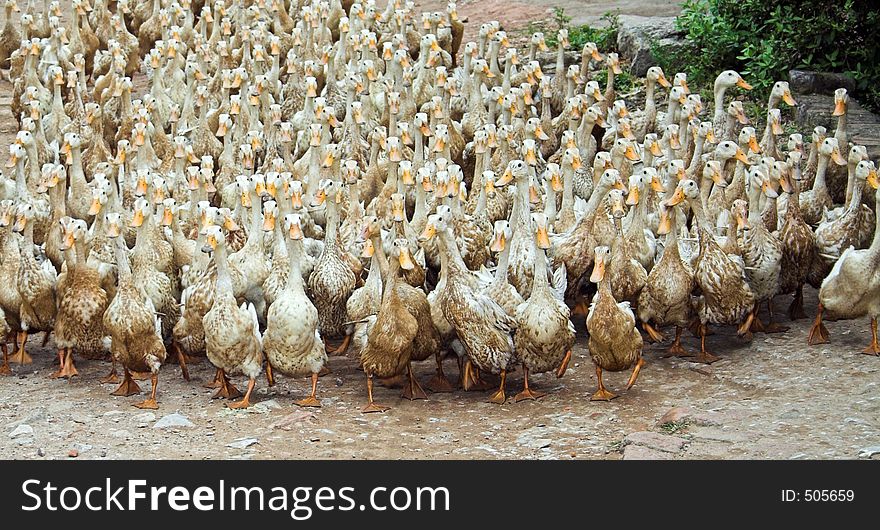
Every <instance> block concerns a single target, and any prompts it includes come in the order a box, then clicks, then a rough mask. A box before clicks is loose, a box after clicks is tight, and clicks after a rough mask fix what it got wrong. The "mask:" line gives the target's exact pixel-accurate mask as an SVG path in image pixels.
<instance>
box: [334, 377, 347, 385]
mask: <svg viewBox="0 0 880 530" xmlns="http://www.w3.org/2000/svg"><path fill="white" fill-rule="evenodd" d="M335 383H336V386H342V385H343V384H345V381H343V380H342V378H341V377H337V378H336V381H335Z"/></svg>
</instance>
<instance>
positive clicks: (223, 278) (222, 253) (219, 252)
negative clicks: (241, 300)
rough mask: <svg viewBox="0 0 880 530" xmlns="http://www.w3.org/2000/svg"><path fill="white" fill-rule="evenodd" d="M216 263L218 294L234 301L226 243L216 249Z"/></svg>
mask: <svg viewBox="0 0 880 530" xmlns="http://www.w3.org/2000/svg"><path fill="white" fill-rule="evenodd" d="M214 263H216V265H217V287H216V289H217V294H218V295H224V296H226V297H228V298H230V299H233V300H234V298H233V294H232V275H231V274H230V273H229V263H228V262H227V259H226V244H225V243H221V244H219V245H217V248H216V249H214ZM288 280H290V278H288Z"/></svg>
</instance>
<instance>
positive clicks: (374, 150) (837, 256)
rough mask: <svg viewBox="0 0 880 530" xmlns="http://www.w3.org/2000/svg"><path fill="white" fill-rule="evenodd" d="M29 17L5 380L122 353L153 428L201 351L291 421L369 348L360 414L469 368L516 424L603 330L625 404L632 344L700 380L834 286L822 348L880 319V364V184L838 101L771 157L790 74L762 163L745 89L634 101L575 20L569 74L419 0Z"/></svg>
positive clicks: (770, 105)
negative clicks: (600, 72)
mask: <svg viewBox="0 0 880 530" xmlns="http://www.w3.org/2000/svg"><path fill="white" fill-rule="evenodd" d="M34 3H35V2H34V1H32V0H29V1H28V4H27V7H26V8H25V9H24V10H23V12H21V13H19V12H20V8H19V6H18V5H17V3H16V0H6V1H5V9H6V18H5V21H6V22H5V26H4V27H3V29H2V32H0V61H2V66H3V68H9V78H10V80H12V82H13V86H14V89H13V91H14V94H13V99H12V110H13V113H14V115H15V117H16V119H17V120H18V124H19V131H18V133H17V135H16V139H15V141H14V143H13V144H12V145H10V146H9V160H8V163H7V164H6V168H7V173H5V174H4V175H3V176H2V178H0V199H2V202H0V308H2V316H3V319H2V321H0V327H2V328H3V329H2V334H3V336H5V337H6V339H5V340H4V341H3V365H2V367H0V371H2V373H4V374H10V373H12V372H11V369H10V365H9V363H10V362H12V363H22V364H26V363H29V362H31V358H30V356H29V354H28V353H27V351H26V350H27V339H28V336H29V335H30V334H33V333H37V332H44V333H45V338H44V340H43V342H44V344H45V343H46V342H47V341H48V340H49V338H50V337H51V340H52V341H53V342H54V345H55V346H56V347H57V351H58V370H57V371H56V372H55V373H54V374H53V376H52V377H64V378H71V377H73V376H75V375H77V370H76V366H75V362H74V361H75V360H76V359H92V360H106V359H108V357H109V359H110V360H112V366H113V368H112V370H111V373H110V375H108V376H107V378H105V379H104V380H103V382H118V380H119V376H118V374H117V366H118V365H121V367H122V370H123V376H122V380H121V382H120V384H119V387H118V388H117V389H116V390H115V391H114V392H113V394H114V395H121V396H130V395H133V394H135V393H138V392H140V389H139V387H138V384H137V383H136V381H135V379H136V377H137V376H138V374H140V376H141V377H150V378H151V382H152V388H151V392H150V395H149V398H148V399H146V400H145V401H143V402H140V403H138V404H136V406H137V407H141V408H156V407H157V406H158V404H157V401H156V390H157V386H158V374H159V370H160V367H161V366H162V365H163V364H165V363H166V362H176V363H178V364H179V366H180V369H181V370H182V372H183V377H184V378H186V379H187V380H188V379H189V376H188V371H187V365H186V363H187V362H188V361H191V360H192V358H194V357H199V356H207V358H208V360H209V361H210V362H211V363H212V364H213V365H214V366H215V367H216V369H217V375H216V378H215V381H214V382H213V383H211V385H210V386H212V387H215V388H217V393H216V395H215V397H218V398H220V397H222V398H228V399H234V398H237V397H240V396H241V392H239V390H238V389H237V388H236V387H235V386H234V385H233V384H232V383H231V382H230V380H229V376H230V375H238V374H243V375H244V376H246V377H247V378H248V385H247V390H246V392H245V393H244V396H243V398H241V399H240V400H238V401H234V402H232V401H230V402H229V406H230V407H233V408H241V407H247V406H249V405H250V404H251V397H252V393H253V390H254V387H255V385H256V382H257V380H258V379H261V378H262V376H263V374H264V373H265V376H266V378H267V381H268V384H269V385H272V384H274V377H275V374H277V373H280V374H283V375H285V376H289V377H310V378H311V392H310V395H309V396H308V397H306V398H304V399H302V400H300V401H298V402H297V404H299V405H301V406H320V402H319V400H318V399H317V386H318V381H319V375H321V374H322V372H326V371H327V368H326V364H327V359H328V354H329V355H333V354H343V353H346V352H348V354H349V355H353V356H357V357H358V359H359V364H360V366H361V367H362V369H363V371H364V374H365V376H366V383H367V398H368V404H367V405H366V407H365V408H364V409H363V411H364V412H376V411H384V410H387V407H385V406H382V405H380V404H378V403H377V402H376V401H374V396H373V382H374V378H376V379H379V380H382V381H383V382H385V383H386V384H387V383H388V381H389V380H392V381H394V380H397V381H398V383H399V384H401V385H402V386H403V391H402V395H403V396H404V397H406V398H409V399H418V398H425V396H426V394H425V392H424V390H423V389H422V386H421V384H420V383H419V381H418V380H417V378H416V377H415V376H414V373H413V368H412V365H413V363H418V362H432V363H434V364H435V365H436V374H435V375H434V376H433V377H432V378H431V379H430V381H428V382H427V383H426V384H425V386H426V387H427V388H428V389H429V390H431V391H434V392H448V391H452V390H453V389H454V388H456V385H454V384H453V383H452V382H451V381H450V380H449V379H448V378H447V377H446V375H445V373H444V366H443V361H444V359H445V358H446V357H447V356H451V357H454V358H455V359H457V360H458V363H459V373H460V385H461V387H462V388H463V389H465V390H473V389H485V388H488V384H489V383H487V382H485V381H484V377H485V376H487V375H488V374H492V375H498V376H500V382H499V383H498V387H497V390H496V391H495V392H494V393H493V394H492V395H491V398H490V399H491V401H492V402H494V403H503V402H504V401H505V399H506V395H505V383H506V377H507V374H508V373H509V372H510V371H512V370H514V369H516V368H518V367H521V369H522V376H523V388H522V391H521V392H519V393H518V394H516V397H515V399H516V401H520V400H522V399H535V398H539V397H540V396H541V395H542V393H541V392H539V391H538V390H536V389H535V388H534V387H533V386H530V383H531V382H530V379H529V377H530V376H534V375H535V374H541V373H546V372H554V373H555V375H556V376H557V377H562V376H563V374H564V373H565V371H566V367H567V365H568V363H569V360H570V359H571V349H572V347H573V345H574V343H575V340H576V331H575V326H574V325H573V322H572V319H573V318H577V317H578V315H581V318H583V315H585V316H586V329H587V332H588V336H589V339H588V347H589V352H590V355H591V357H592V359H593V361H594V363H595V366H596V375H597V383H598V390H597V391H596V393H595V394H594V395H593V399H599V400H610V399H612V398H614V397H615V394H613V393H612V392H611V391H609V390H608V389H607V388H606V387H605V385H604V384H603V380H602V374H603V371H624V370H631V371H632V375H631V377H630V379H629V382H628V383H627V388H629V387H631V386H632V385H633V384H634V383H635V381H636V378H637V377H638V374H639V370H640V368H641V367H642V366H643V364H644V360H643V357H642V350H643V339H642V334H641V331H640V330H639V329H638V327H637V325H638V326H640V327H641V328H642V329H643V330H644V332H645V333H646V334H647V336H648V337H649V338H650V339H651V340H654V341H662V340H664V336H663V334H662V333H661V331H660V330H661V328H664V327H669V328H674V330H675V338H674V341H673V342H672V344H671V346H670V347H669V349H668V354H669V355H677V356H693V355H695V360H696V361H698V362H706V363H709V362H713V361H714V360H716V359H717V358H718V357H716V356H714V355H713V354H711V353H710V352H708V351H707V349H706V335H707V334H708V333H709V329H708V326H709V325H712V326H722V325H732V326H737V333H738V334H739V335H742V336H750V335H751V333H753V332H767V333H771V332H777V331H783V330H784V329H786V328H784V327H783V326H781V325H780V324H779V323H777V322H773V318H774V315H773V313H772V300H773V298H774V297H775V296H777V295H787V294H793V295H794V298H793V302H792V304H791V307H790V309H789V316H790V317H791V318H792V319H796V318H800V317H803V316H805V315H804V314H803V288H804V285H806V284H810V285H812V286H815V287H817V288H820V291H819V299H820V302H821V304H820V306H819V314H818V315H817V317H816V321H815V323H814V324H813V327H812V329H811V331H810V343H811V344H814V343H818V342H824V341H827V337H828V332H827V330H826V329H825V327H824V326H823V325H822V318H823V316H824V315H826V314H827V315H829V316H831V317H834V318H857V317H861V316H866V315H867V316H870V317H871V326H872V333H873V335H872V341H871V344H870V346H869V347H868V348H867V350H866V352H868V353H872V354H874V355H876V354H878V352H880V344H878V341H877V334H876V327H877V315H878V314H880V304H878V301H880V297H878V296H877V295H878V293H877V290H878V289H880V277H878V272H877V271H878V270H880V269H878V267H877V266H876V265H877V262H878V258H880V256H878V253H880V231H876V230H875V223H876V221H877V218H878V216H877V215H876V214H875V212H874V211H873V209H872V208H871V207H869V205H870V204H874V201H875V200H876V199H875V196H876V195H877V194H880V191H876V192H874V193H870V191H869V192H868V193H866V192H865V189H866V188H865V186H866V185H868V186H870V188H871V189H874V190H877V189H878V178H877V173H876V170H875V167H874V164H873V163H872V162H870V161H869V160H868V157H867V153H866V150H865V148H864V147H862V146H858V145H853V146H851V147H850V146H849V144H848V142H847V131H846V115H847V94H846V91H845V90H843V89H840V90H838V91H837V94H836V97H835V103H836V104H835V107H834V110H833V113H834V116H837V119H838V122H837V123H838V125H837V129H836V131H835V133H834V134H833V135H828V134H826V130H825V129H824V128H822V127H816V128H815V130H814V131H813V133H812V138H811V140H810V141H809V142H807V143H806V145H805V142H804V141H803V138H802V136H801V135H800V134H791V135H789V136H788V137H787V138H786V139H784V140H783V139H781V138H780V136H781V135H782V134H783V129H782V126H781V124H780V121H781V118H780V109H779V105H780V104H781V103H785V104H787V105H794V104H795V102H794V100H793V98H792V96H791V94H790V91H789V88H788V84H787V83H785V82H778V83H776V84H775V85H774V87H773V90H772V93H771V95H770V99H769V101H768V102H767V109H766V117H767V119H766V127H764V130H763V133H762V135H761V138H760V140H759V139H758V136H757V135H758V133H757V131H756V130H755V128H753V127H751V126H749V124H748V119H747V118H746V115H745V113H744V109H743V105H742V102H741V101H739V100H737V99H735V98H734V99H732V100H731V101H725V95H726V94H727V93H728V91H731V90H736V89H737V88H741V89H745V90H748V89H750V88H751V87H750V86H749V85H748V84H747V82H746V81H745V80H744V79H743V78H742V77H741V76H740V74H738V73H737V72H735V71H724V72H722V73H721V74H720V75H719V76H718V78H717V79H716V81H715V86H714V101H712V102H711V104H710V105H711V108H712V109H713V114H712V116H711V118H710V119H707V120H705V121H701V116H702V115H703V114H704V105H703V102H702V101H701V99H700V96H699V95H698V94H695V93H691V92H690V90H689V88H688V85H687V79H686V76H685V75H684V74H681V73H679V74H676V75H675V76H674V78H673V79H672V81H671V82H670V81H669V80H668V79H667V77H666V76H665V75H664V73H663V71H662V70H661V69H660V68H659V67H653V68H651V69H650V70H649V71H648V74H647V79H646V80H645V88H646V91H645V95H646V99H645V102H644V105H643V106H642V107H641V108H628V103H627V102H626V101H625V100H623V99H618V98H617V97H616V93H615V87H614V81H615V76H616V75H617V74H620V73H621V69H620V61H619V58H618V56H617V54H615V53H607V54H602V53H600V51H599V50H598V49H597V48H596V46H595V44H593V43H587V44H586V45H585V46H584V48H583V53H582V56H581V61H580V64H574V65H571V66H569V67H567V68H566V66H565V62H564V59H565V51H566V49H567V48H569V42H568V35H567V32H566V30H564V29H563V30H560V31H559V33H558V35H557V39H556V40H557V42H558V50H557V51H558V54H557V60H556V68H555V70H554V72H555V75H553V76H550V75H547V74H544V73H543V72H542V66H541V64H540V63H539V62H538V60H537V54H538V52H539V51H545V50H546V49H547V44H546V43H545V41H544V36H543V35H542V34H541V33H535V34H534V35H533V36H532V37H531V40H530V41H529V49H528V50H527V52H526V53H525V54H523V55H521V54H520V53H519V52H518V50H517V49H515V48H513V47H512V46H511V44H510V42H509V41H508V38H507V35H506V34H505V32H504V31H503V30H502V29H501V28H500V25H499V24H498V23H487V24H483V25H482V26H481V27H480V30H479V38H478V40H477V41H476V42H467V43H464V44H463V45H462V40H463V31H464V24H463V22H462V20H460V19H459V17H458V15H457V12H456V5H455V4H454V3H450V4H449V5H448V7H447V9H446V11H445V12H431V13H423V14H421V15H420V16H419V15H417V14H416V12H415V11H414V6H413V3H412V2H402V1H400V0H392V1H389V2H388V4H387V5H386V6H384V7H380V6H378V5H376V3H375V2H374V1H373V0H363V1H362V2H352V1H350V0H146V1H143V2H131V1H128V0H118V1H113V0H94V2H92V1H91V0H72V1H71V2H70V3H69V4H68V3H66V2H65V3H64V7H63V8H62V7H61V3H59V2H57V1H53V2H44V3H45V4H46V5H44V6H42V9H37V8H36V7H35V6H34ZM598 67H601V68H604V69H606V70H607V72H608V74H607V80H605V86H604V88H603V87H601V86H600V85H599V83H598V82H597V81H595V80H592V79H591V75H592V72H593V71H594V70H595V69H597V68H598ZM141 74H142V75H141ZM133 79H134V80H136V81H145V86H144V87H143V88H142V89H136V88H135V85H136V84H137V83H135V82H133ZM661 93H665V95H666V97H665V98H664V97H663V94H661ZM664 99H665V101H666V105H665V110H664V111H661V110H660V109H659V108H658V107H660V103H661V102H662V100H664ZM630 105H632V103H630ZM845 149H848V156H846V157H844V156H843V154H842V151H843V150H845ZM866 202H867V203H868V204H865V203H866ZM878 204H880V203H878ZM590 300H591V302H589V301H590ZM763 306H767V307H768V308H769V309H770V313H769V317H770V321H769V322H763V321H762V320H761V319H760V318H759V316H758V310H759V308H761V307H763ZM573 315H574V316H573ZM688 328H689V329H690V331H691V332H693V333H694V334H695V335H696V336H698V337H699V338H700V339H701V340H700V349H699V351H697V352H696V353H691V352H688V351H686V350H685V348H684V347H683V345H682V341H681V339H682V332H683V330H684V329H688ZM329 339H333V340H341V341H342V342H341V344H340V345H339V346H338V347H337V348H335V349H332V351H331V347H330V345H329V344H328V343H327V341H328V340H329ZM7 342H12V351H11V353H10V351H9V349H8V348H7ZM493 388H494V387H493Z"/></svg>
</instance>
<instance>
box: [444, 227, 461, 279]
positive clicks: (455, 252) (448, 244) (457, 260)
mask: <svg viewBox="0 0 880 530" xmlns="http://www.w3.org/2000/svg"><path fill="white" fill-rule="evenodd" d="M437 236H438V237H439V238H440V267H441V269H440V271H441V275H443V273H444V272H446V274H445V276H446V278H448V277H449V269H451V268H455V271H456V272H463V271H466V270H468V268H467V265H465V264H464V259H463V258H462V257H461V252H460V251H459V249H458V245H457V244H456V243H455V237H454V236H453V235H452V229H451V228H448V227H447V228H446V230H438V231H437Z"/></svg>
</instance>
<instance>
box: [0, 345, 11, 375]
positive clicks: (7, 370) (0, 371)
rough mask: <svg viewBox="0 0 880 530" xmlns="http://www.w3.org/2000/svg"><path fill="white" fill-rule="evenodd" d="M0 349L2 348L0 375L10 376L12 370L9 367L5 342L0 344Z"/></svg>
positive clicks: (7, 349)
mask: <svg viewBox="0 0 880 530" xmlns="http://www.w3.org/2000/svg"><path fill="white" fill-rule="evenodd" d="M0 347H2V348H3V364H2V365H0V375H12V369H11V368H10V367H9V348H8V347H7V346H6V341H3V342H2V343H0Z"/></svg>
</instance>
